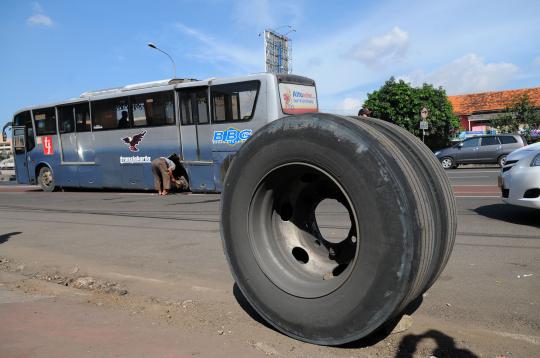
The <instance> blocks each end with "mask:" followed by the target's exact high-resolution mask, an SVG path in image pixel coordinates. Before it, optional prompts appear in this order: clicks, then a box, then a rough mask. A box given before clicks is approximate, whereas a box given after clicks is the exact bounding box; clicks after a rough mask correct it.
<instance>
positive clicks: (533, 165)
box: [531, 154, 540, 167]
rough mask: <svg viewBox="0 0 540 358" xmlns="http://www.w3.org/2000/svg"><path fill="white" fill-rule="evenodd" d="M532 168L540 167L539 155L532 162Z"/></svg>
mask: <svg viewBox="0 0 540 358" xmlns="http://www.w3.org/2000/svg"><path fill="white" fill-rule="evenodd" d="M531 167H540V154H537V155H536V157H534V158H533V160H532V162H531Z"/></svg>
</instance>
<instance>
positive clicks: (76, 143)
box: [58, 102, 96, 186]
mask: <svg viewBox="0 0 540 358" xmlns="http://www.w3.org/2000/svg"><path fill="white" fill-rule="evenodd" d="M90 127H91V125H90V109H89V105H88V103H87V102H85V103H79V104H75V105H67V106H62V107H58V133H59V136H60V146H61V149H62V162H61V163H62V173H63V180H65V185H67V186H70V185H74V186H79V185H82V186H88V183H90V184H91V183H93V182H94V181H95V180H94V179H93V178H94V176H95V171H96V168H95V163H94V156H93V155H89V154H93V152H94V150H93V143H88V141H89V138H88V136H91V133H90ZM90 139H91V138H90ZM89 178H90V179H89ZM90 186H91V185H90Z"/></svg>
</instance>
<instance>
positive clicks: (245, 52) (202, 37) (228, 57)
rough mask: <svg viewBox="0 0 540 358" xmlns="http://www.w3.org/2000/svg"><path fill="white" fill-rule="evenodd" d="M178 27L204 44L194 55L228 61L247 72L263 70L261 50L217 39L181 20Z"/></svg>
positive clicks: (209, 59) (215, 60)
mask: <svg viewBox="0 0 540 358" xmlns="http://www.w3.org/2000/svg"><path fill="white" fill-rule="evenodd" d="M176 27H177V28H178V29H180V30H181V31H182V32H183V33H184V34H186V35H188V36H189V37H191V38H193V39H195V40H197V41H198V42H200V43H201V45H202V46H201V47H200V48H199V49H197V50H196V53H195V54H193V57H196V58H199V59H202V60H206V61H208V62H226V63H228V64H232V65H235V66H237V67H240V68H241V69H242V70H244V71H247V72H254V71H259V72H260V71H262V70H263V64H262V59H261V56H260V50H259V51H257V50H254V51H252V50H250V49H247V48H244V47H239V46H237V45H234V44H232V43H227V42H224V41H223V40H215V39H214V38H213V37H212V36H210V35H208V34H206V33H204V32H201V31H199V30H196V29H194V28H191V27H189V26H186V25H184V24H182V23H179V22H178V23H176Z"/></svg>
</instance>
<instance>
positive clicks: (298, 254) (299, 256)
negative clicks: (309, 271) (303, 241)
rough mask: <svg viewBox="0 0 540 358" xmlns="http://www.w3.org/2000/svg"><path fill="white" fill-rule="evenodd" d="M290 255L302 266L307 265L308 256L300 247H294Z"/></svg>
mask: <svg viewBox="0 0 540 358" xmlns="http://www.w3.org/2000/svg"><path fill="white" fill-rule="evenodd" d="M292 255H293V256H294V258H295V259H296V261H298V262H301V263H303V264H307V263H308V261H309V255H308V253H307V251H306V250H304V249H303V248H301V247H295V248H294V249H292Z"/></svg>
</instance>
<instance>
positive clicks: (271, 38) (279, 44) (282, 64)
mask: <svg viewBox="0 0 540 358" xmlns="http://www.w3.org/2000/svg"><path fill="white" fill-rule="evenodd" d="M264 52H265V64H266V72H271V73H290V72H291V66H290V61H291V44H290V39H289V38H288V37H287V36H285V35H280V34H278V33H277V32H275V31H273V30H265V31H264Z"/></svg>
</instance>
